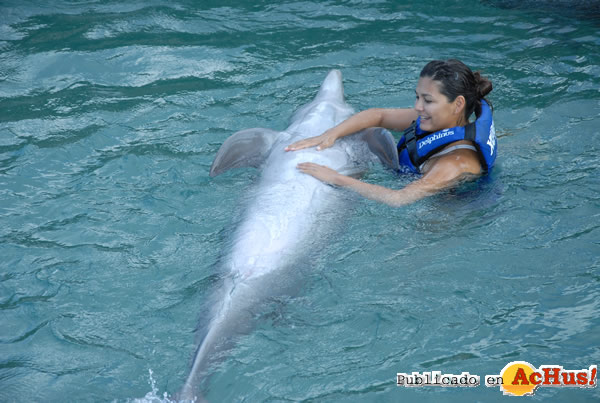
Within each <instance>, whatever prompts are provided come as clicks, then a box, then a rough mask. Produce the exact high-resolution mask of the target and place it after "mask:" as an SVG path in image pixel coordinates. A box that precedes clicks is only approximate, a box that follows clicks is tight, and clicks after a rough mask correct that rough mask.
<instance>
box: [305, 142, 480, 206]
mask: <svg viewBox="0 0 600 403" xmlns="http://www.w3.org/2000/svg"><path fill="white" fill-rule="evenodd" d="M465 151H466V152H465ZM298 169H300V170H301V171H302V172H304V173H307V174H309V175H312V176H314V177H315V178H317V179H320V180H322V181H324V182H327V183H331V184H332V185H337V186H341V187H345V188H348V189H351V190H353V191H355V192H357V193H359V194H360V195H362V196H364V197H366V198H368V199H371V200H375V201H378V202H381V203H385V204H389V205H390V206H393V207H399V206H403V205H406V204H410V203H412V202H415V201H417V200H419V199H422V198H424V197H427V196H431V195H433V194H435V193H437V192H439V191H440V190H442V189H445V188H448V187H450V186H452V185H454V184H456V183H457V182H459V181H460V180H461V179H463V178H465V177H466V175H468V174H472V175H476V174H479V173H480V172H481V165H480V163H479V160H478V159H477V156H476V154H475V153H474V152H473V151H471V150H457V151H455V152H453V153H450V154H447V155H444V156H441V157H439V158H436V161H431V167H430V168H429V170H428V171H427V173H426V174H425V175H424V176H423V177H422V178H421V179H419V180H416V181H414V182H412V183H410V184H408V185H407V186H405V187H404V188H402V189H398V190H396V189H388V188H386V187H383V186H379V185H373V184H370V183H365V182H361V181H359V180H357V179H354V178H351V177H349V176H345V175H341V174H339V173H338V172H336V171H334V170H333V169H331V168H327V167H324V166H322V165H318V164H314V163H311V162H305V163H301V164H298Z"/></svg>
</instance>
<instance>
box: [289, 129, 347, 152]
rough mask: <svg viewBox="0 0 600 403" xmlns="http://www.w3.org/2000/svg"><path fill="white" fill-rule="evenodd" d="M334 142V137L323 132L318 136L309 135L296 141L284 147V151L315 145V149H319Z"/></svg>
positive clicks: (327, 146)
mask: <svg viewBox="0 0 600 403" xmlns="http://www.w3.org/2000/svg"><path fill="white" fill-rule="evenodd" d="M333 143H335V137H333V136H332V135H330V134H329V132H325V133H323V134H321V135H320V136H315V137H309V138H307V139H304V140H300V141H296V142H295V143H292V144H290V145H289V146H287V147H286V148H285V151H296V150H302V149H303V148H308V147H314V146H317V150H319V151H321V150H324V149H326V148H329V147H331V146H332V145H333Z"/></svg>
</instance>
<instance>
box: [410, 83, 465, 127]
mask: <svg viewBox="0 0 600 403" xmlns="http://www.w3.org/2000/svg"><path fill="white" fill-rule="evenodd" d="M440 85H441V83H440V82H439V81H435V80H432V79H431V78H430V77H420V78H419V82H418V83H417V88H416V90H415V92H416V95H417V97H416V99H415V111H417V113H418V114H419V116H420V117H421V129H423V130H425V131H427V132H436V131H438V130H442V129H447V128H449V127H454V126H460V123H461V122H462V119H461V114H462V108H458V107H457V106H458V105H457V101H458V102H460V101H459V98H461V97H457V98H456V99H455V100H454V101H453V102H448V98H447V97H446V96H445V95H444V94H442V93H441V92H440V90H439V88H440V87H439V86H440ZM457 111H458V113H457Z"/></svg>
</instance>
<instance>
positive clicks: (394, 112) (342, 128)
mask: <svg viewBox="0 0 600 403" xmlns="http://www.w3.org/2000/svg"><path fill="white" fill-rule="evenodd" d="M415 119H417V112H416V111H415V110H414V109H367V110H364V111H362V112H359V113H357V114H355V115H352V116H350V117H349V118H348V119H346V120H344V121H343V122H342V123H340V124H339V125H337V126H335V127H333V128H331V129H329V130H327V131H326V132H325V133H323V134H321V135H320V136H315V137H309V138H307V139H304V140H300V141H297V142H295V143H293V144H290V145H289V146H287V147H286V148H285V151H296V150H301V149H303V148H308V147H314V146H317V150H323V149H325V148H328V147H331V146H332V145H333V143H335V141H336V140H337V139H339V138H341V137H344V136H348V135H349V134H352V133H356V132H358V131H360V130H363V129H366V128H369V127H383V128H386V129H391V130H404V129H406V128H407V127H408V126H410V124H411V123H412V121H413V120H415Z"/></svg>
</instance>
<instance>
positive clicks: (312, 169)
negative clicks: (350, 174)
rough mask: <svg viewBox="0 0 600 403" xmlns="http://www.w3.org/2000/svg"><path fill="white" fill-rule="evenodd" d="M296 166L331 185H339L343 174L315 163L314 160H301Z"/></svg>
mask: <svg viewBox="0 0 600 403" xmlns="http://www.w3.org/2000/svg"><path fill="white" fill-rule="evenodd" d="M297 168H298V169H299V170H300V171H302V172H304V173H305V174H309V175H311V176H314V177H315V178H317V179H319V180H321V181H323V182H327V183H329V184H332V185H338V186H339V185H341V184H342V181H343V178H344V175H342V174H340V173H338V172H337V171H335V170H333V169H331V168H328V167H326V166H323V165H319V164H315V163H314V162H301V163H300V164H298V165H297Z"/></svg>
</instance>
